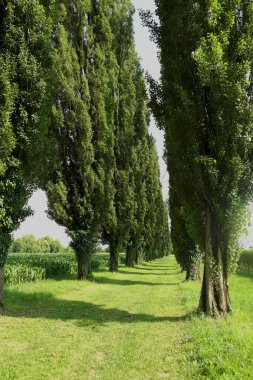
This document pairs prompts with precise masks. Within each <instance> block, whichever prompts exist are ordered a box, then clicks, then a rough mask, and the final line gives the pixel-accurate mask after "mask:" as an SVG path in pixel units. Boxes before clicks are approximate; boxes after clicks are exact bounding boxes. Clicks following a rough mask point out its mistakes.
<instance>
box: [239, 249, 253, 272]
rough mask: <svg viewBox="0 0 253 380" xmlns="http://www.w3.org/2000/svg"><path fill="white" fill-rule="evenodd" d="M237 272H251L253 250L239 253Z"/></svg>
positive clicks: (252, 268)
mask: <svg viewBox="0 0 253 380" xmlns="http://www.w3.org/2000/svg"><path fill="white" fill-rule="evenodd" d="M237 270H238V271H240V272H253V250H252V249H244V250H242V251H240V252H239V260H238V267H237Z"/></svg>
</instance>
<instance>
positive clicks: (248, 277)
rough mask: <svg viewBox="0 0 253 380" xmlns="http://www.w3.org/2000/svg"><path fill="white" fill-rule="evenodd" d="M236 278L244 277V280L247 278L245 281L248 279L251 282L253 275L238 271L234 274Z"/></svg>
mask: <svg viewBox="0 0 253 380" xmlns="http://www.w3.org/2000/svg"><path fill="white" fill-rule="evenodd" d="M235 274H236V275H237V276H239V277H244V278H247V279H250V280H252V281H253V273H252V272H241V271H238V272H236V273H235Z"/></svg>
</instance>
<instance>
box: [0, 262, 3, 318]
mask: <svg viewBox="0 0 253 380" xmlns="http://www.w3.org/2000/svg"><path fill="white" fill-rule="evenodd" d="M2 314H4V267H0V315H2Z"/></svg>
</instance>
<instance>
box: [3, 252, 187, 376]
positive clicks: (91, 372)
mask: <svg viewBox="0 0 253 380" xmlns="http://www.w3.org/2000/svg"><path fill="white" fill-rule="evenodd" d="M182 280H183V277H182V275H181V274H180V273H179V270H178V266H177V264H176V263H175V261H174V258H172V257H170V258H165V259H162V260H157V261H155V262H152V263H149V264H145V265H143V266H142V267H139V268H138V269H126V268H123V267H122V268H121V270H120V272H119V273H117V274H109V273H106V272H102V273H97V274H96V283H88V284H83V283H79V282H77V281H75V280H73V279H67V280H66V279H65V280H61V281H54V280H47V281H41V282H38V283H35V284H32V285H31V284H22V285H20V286H15V287H12V288H9V289H8V290H7V300H6V301H7V305H8V311H7V316H5V317H2V318H0V342H1V344H0V378H1V379H5V380H8V379H33V380H35V379H41V380H42V379H43V380H44V379H67V378H71V379H103V380H106V379H108V380H109V379H159V378H170V379H180V378H183V374H182V368H181V366H180V362H181V360H180V355H181V350H180V344H181V343H180V342H181V341H182V340H183V337H184V335H185V333H186V328H187V320H185V311H184V308H183V305H182V303H181V301H180V289H179V285H178V284H179V283H180V282H181V281H182ZM175 358H177V360H175Z"/></svg>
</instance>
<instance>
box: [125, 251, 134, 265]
mask: <svg viewBox="0 0 253 380" xmlns="http://www.w3.org/2000/svg"><path fill="white" fill-rule="evenodd" d="M134 258H135V257H134V249H133V248H132V247H127V249H126V266H127V267H129V268H132V267H134Z"/></svg>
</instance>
